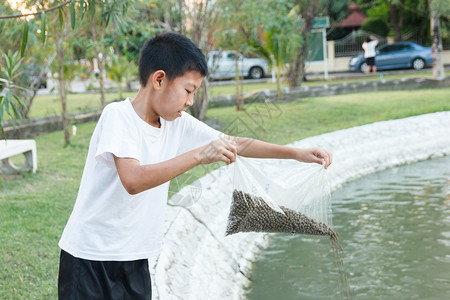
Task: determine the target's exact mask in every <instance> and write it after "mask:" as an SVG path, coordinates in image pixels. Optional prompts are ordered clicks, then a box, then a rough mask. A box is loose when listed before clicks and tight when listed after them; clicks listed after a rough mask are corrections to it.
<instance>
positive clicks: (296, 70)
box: [288, 1, 321, 88]
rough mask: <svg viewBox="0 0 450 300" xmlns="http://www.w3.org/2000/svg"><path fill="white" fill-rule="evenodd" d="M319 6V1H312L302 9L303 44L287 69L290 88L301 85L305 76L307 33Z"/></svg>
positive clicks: (307, 45)
mask: <svg viewBox="0 0 450 300" xmlns="http://www.w3.org/2000/svg"><path fill="white" fill-rule="evenodd" d="M320 5H321V2H320V1H313V2H311V3H309V5H308V6H307V7H306V8H304V9H302V12H301V17H302V19H303V23H302V26H301V29H300V31H301V35H302V38H303V44H302V46H301V47H300V49H299V50H298V54H297V57H296V58H295V59H294V61H293V62H292V64H291V66H290V67H289V71H288V81H289V86H290V87H291V88H292V87H297V86H300V85H301V84H302V81H303V78H304V75H305V60H306V58H307V57H306V54H307V53H308V48H309V33H310V32H311V29H312V27H313V25H314V18H315V17H316V15H317V13H318V11H319V7H320Z"/></svg>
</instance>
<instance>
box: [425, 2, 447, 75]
mask: <svg viewBox="0 0 450 300" xmlns="http://www.w3.org/2000/svg"><path fill="white" fill-rule="evenodd" d="M428 6H429V8H430V25H431V26H430V27H431V37H432V41H433V46H432V47H433V55H434V60H433V77H434V78H436V79H443V78H445V74H444V62H443V60H442V51H443V47H442V37H441V25H440V23H441V21H440V18H439V17H440V14H441V13H450V4H449V2H448V1H445V0H444V1H441V0H428Z"/></svg>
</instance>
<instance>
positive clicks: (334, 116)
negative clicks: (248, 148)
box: [0, 88, 450, 299]
mask: <svg viewBox="0 0 450 300" xmlns="http://www.w3.org/2000/svg"><path fill="white" fill-rule="evenodd" d="M449 93H450V88H443V89H432V90H430V89H423V90H415V91H394V92H378V93H364V94H351V95H340V96H333V97H320V98H306V99H298V100H296V101H293V102H288V103H277V104H276V105H275V104H261V103H254V104H249V105H248V106H247V110H246V111H244V112H236V111H235V109H234V107H224V108H216V109H211V110H209V111H208V114H207V116H208V118H214V119H218V120H220V121H221V122H222V124H223V128H222V130H224V131H227V132H228V131H229V130H230V129H231V132H230V133H231V134H233V133H238V134H239V135H242V136H250V137H258V138H260V139H263V140H265V141H269V142H273V143H278V144H286V143H289V142H292V141H295V140H299V139H302V138H305V137H308V136H313V135H317V134H321V133H325V132H330V131H334V130H338V129H343V128H348V127H353V126H358V125H363V124H367V123H372V122H376V121H381V120H388V119H397V118H404V117H408V116H412V115H419V114H424V113H430V112H436V111H445V110H450V102H449V101H448V95H449ZM94 127H95V123H86V124H81V125H79V126H78V130H77V135H76V136H75V137H73V136H72V137H71V144H70V145H69V146H67V147H64V138H63V133H62V132H61V131H58V132H53V133H50V134H43V135H41V136H38V137H36V138H35V139H36V142H37V151H38V171H37V173H36V174H22V175H15V176H5V175H1V174H0V219H1V222H0V249H1V251H0V261H1V265H2V267H1V268H0V299H56V298H57V274H58V262H59V248H58V245H57V243H58V240H59V238H60V236H61V233H62V230H63V228H64V226H65V224H66V222H67V219H68V218H69V215H70V213H71V211H72V208H73V204H74V202H75V198H76V194H77V191H78V186H79V183H80V179H81V174H82V171H83V167H84V162H85V158H86V155H87V151H88V144H89V140H90V136H91V134H92V131H93V129H94ZM206 172H207V170H206V169H205V168H204V167H201V166H200V167H197V168H194V169H193V170H191V172H190V174H191V176H190V178H198V177H200V176H202V175H204V174H205V173H206ZM186 176H187V175H186ZM186 176H185V177H184V178H188V177H189V176H188V177H186ZM184 178H183V177H182V176H181V177H179V178H178V180H177V181H173V184H171V191H176V190H177V189H179V188H180V187H181V186H182V185H183V184H185V183H186V182H185V181H189V180H190V179H186V180H185V179H184ZM177 182H178V183H177Z"/></svg>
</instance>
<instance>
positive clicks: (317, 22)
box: [313, 16, 330, 29]
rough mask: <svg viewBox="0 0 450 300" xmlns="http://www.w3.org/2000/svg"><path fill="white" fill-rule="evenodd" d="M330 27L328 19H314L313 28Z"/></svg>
mask: <svg viewBox="0 0 450 300" xmlns="http://www.w3.org/2000/svg"><path fill="white" fill-rule="evenodd" d="M329 27H330V17H328V16H326V17H317V18H314V23H313V28H315V29H316V28H329Z"/></svg>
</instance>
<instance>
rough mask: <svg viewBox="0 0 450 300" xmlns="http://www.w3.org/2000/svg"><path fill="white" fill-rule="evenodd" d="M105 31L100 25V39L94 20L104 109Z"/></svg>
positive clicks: (93, 31)
mask: <svg viewBox="0 0 450 300" xmlns="http://www.w3.org/2000/svg"><path fill="white" fill-rule="evenodd" d="M104 34H105V31H104V29H103V26H102V25H100V40H99V39H98V33H97V24H96V23H95V20H93V21H92V39H93V40H94V43H95V58H96V59H97V64H98V83H99V86H100V104H101V107H102V109H103V108H104V107H105V105H106V103H105V82H104V79H105V66H104V64H103V62H104V53H103V52H104V51H103V48H104V47H103V37H104Z"/></svg>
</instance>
